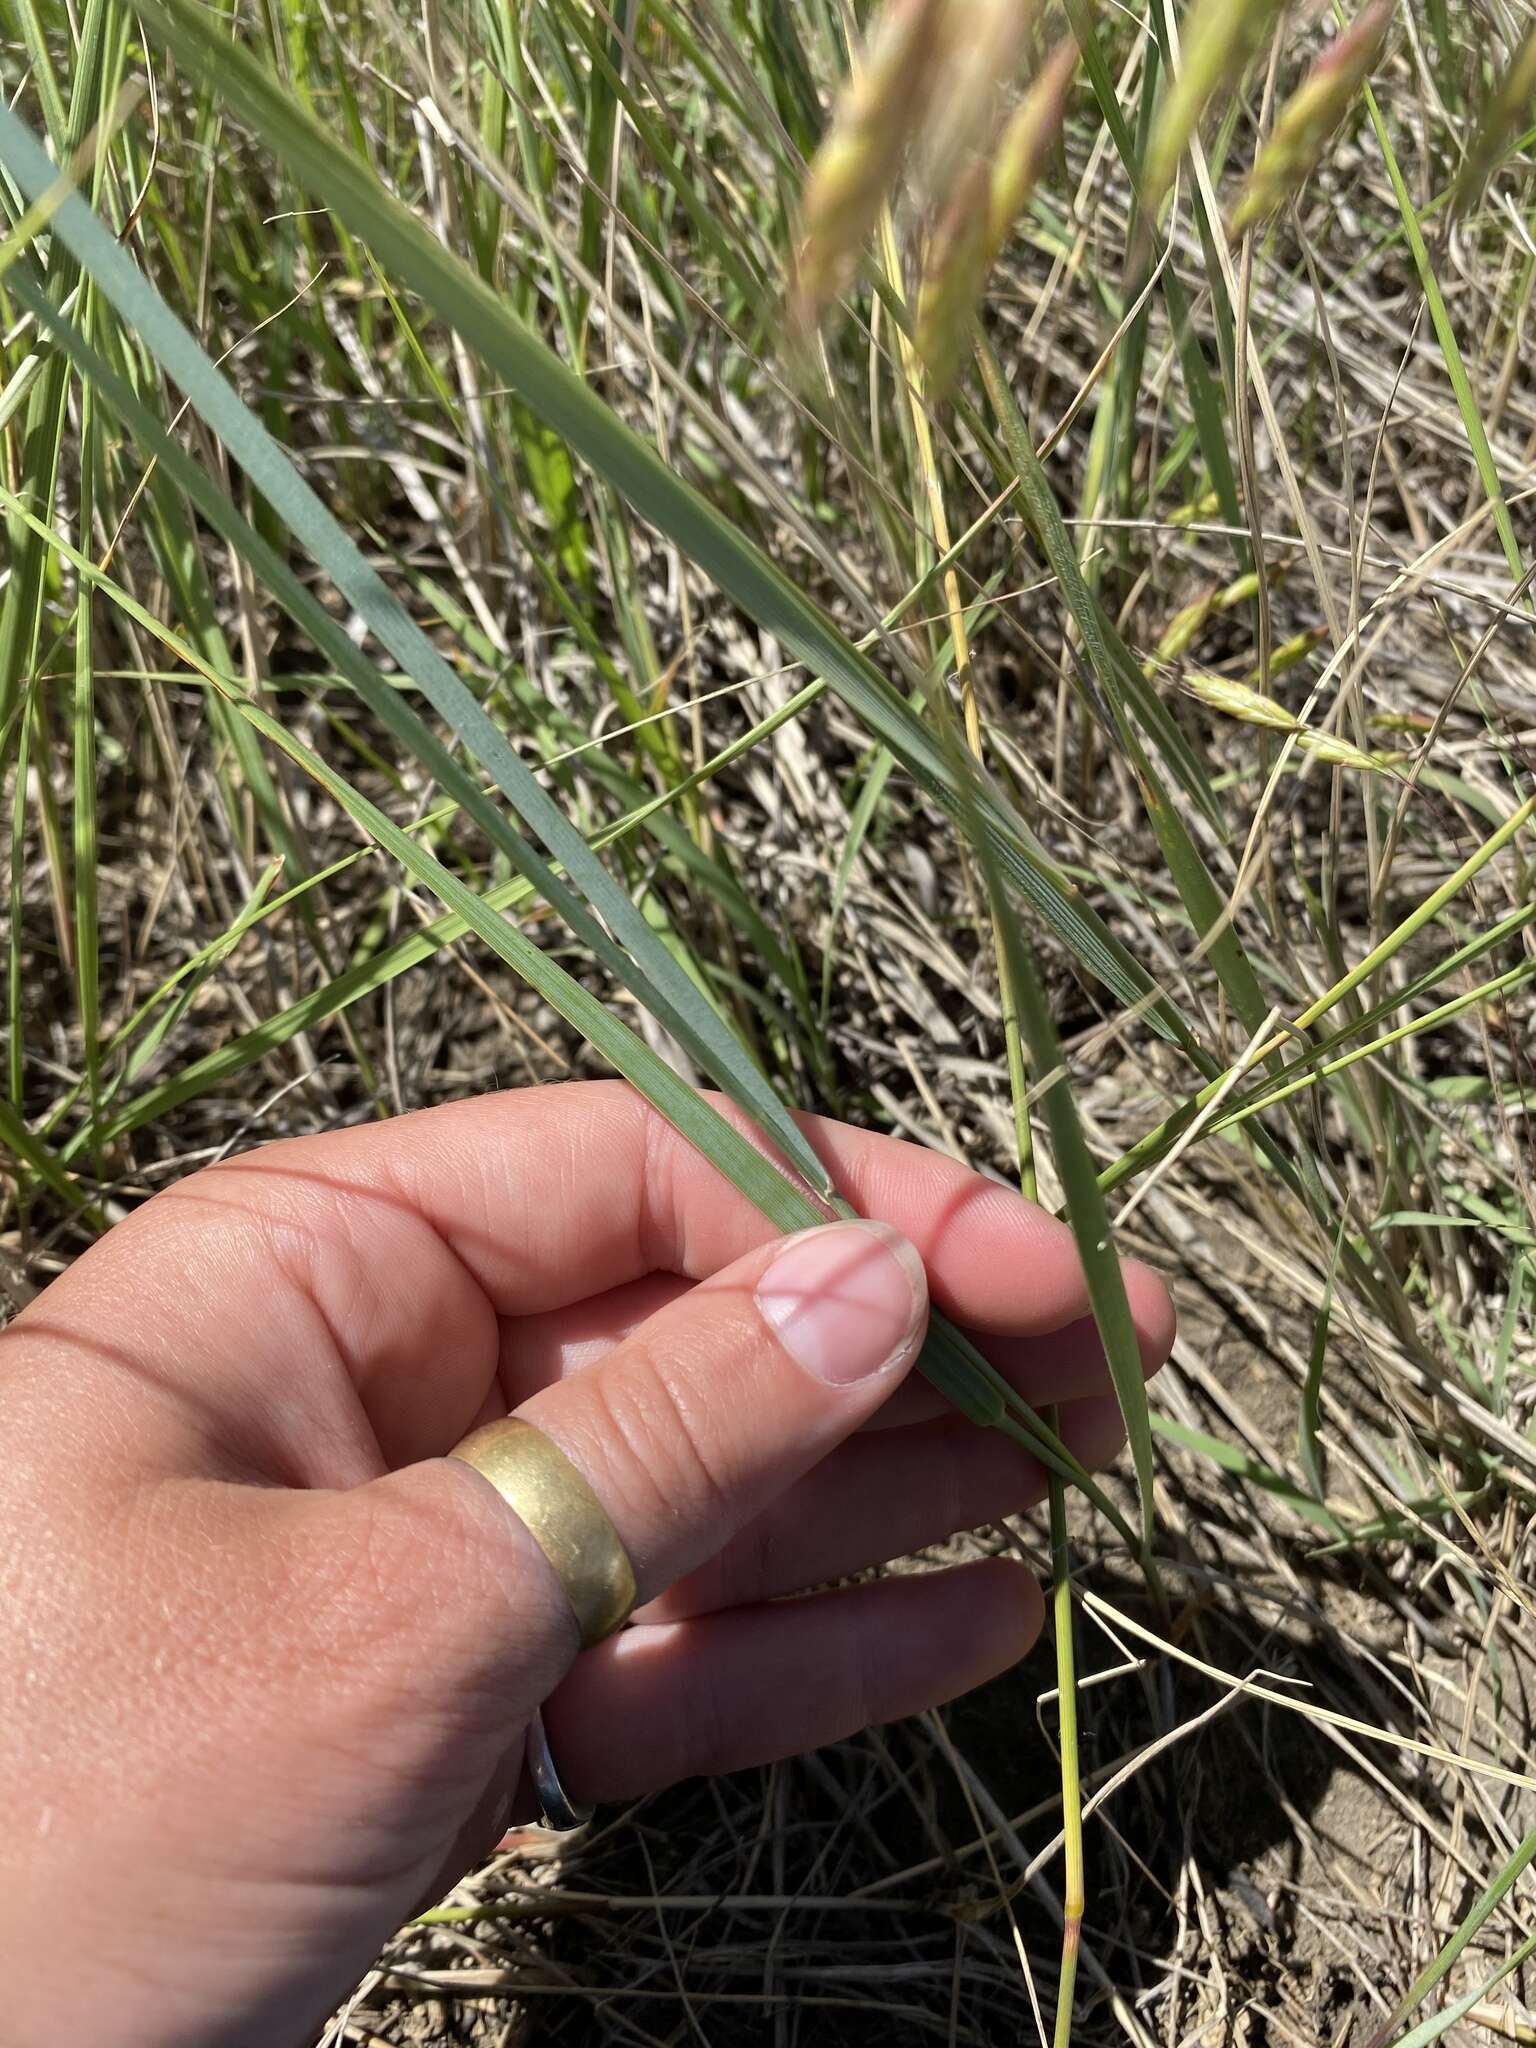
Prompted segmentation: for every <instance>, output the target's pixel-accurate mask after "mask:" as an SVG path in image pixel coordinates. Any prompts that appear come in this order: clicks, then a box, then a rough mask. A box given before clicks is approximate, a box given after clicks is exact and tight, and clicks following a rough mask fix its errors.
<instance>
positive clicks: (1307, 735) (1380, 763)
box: [1183, 675, 1397, 772]
mask: <svg viewBox="0 0 1536 2048" xmlns="http://www.w3.org/2000/svg"><path fill="white" fill-rule="evenodd" d="M1183 680H1184V687H1185V689H1186V690H1188V691H1189V693H1190V695H1191V696H1192V697H1198V698H1199V699H1200V701H1201V703H1202V704H1209V705H1210V706H1211V707H1212V708H1213V709H1214V710H1216V711H1221V712H1224V713H1225V714H1226V716H1227V717H1228V718H1240V719H1241V720H1242V721H1243V723H1244V724H1245V725H1267V726H1270V727H1272V728H1273V729H1274V730H1275V731H1277V732H1283V733H1288V734H1290V735H1291V736H1292V737H1293V738H1294V739H1295V741H1296V744H1297V745H1298V746H1300V747H1305V748H1306V750H1307V752H1308V753H1311V754H1316V755H1317V756H1318V757H1319V759H1320V760H1324V761H1330V762H1332V763H1334V764H1335V765H1336V766H1337V767H1340V768H1364V769H1369V770H1371V771H1373V772H1374V771H1375V770H1376V769H1378V768H1388V767H1390V766H1391V765H1392V763H1393V761H1394V760H1395V759H1396V758H1397V757H1396V756H1395V755H1389V754H1366V753H1362V752H1361V750H1360V748H1359V747H1352V746H1351V745H1350V744H1349V742H1348V741H1347V740H1341V739H1336V738H1335V737H1334V735H1333V734H1332V733H1331V732H1315V731H1314V730H1313V729H1312V727H1311V726H1309V725H1303V724H1302V722H1301V720H1300V719H1299V718H1298V717H1297V716H1296V715H1295V713H1294V712H1292V711H1287V710H1286V708H1285V706H1284V705H1283V704H1277V703H1276V702H1275V700H1274V698H1273V697H1261V696H1260V695H1259V693H1258V691H1257V690H1250V689H1249V688H1248V686H1247V684H1246V683H1234V682H1231V681H1229V680H1228V678H1227V677H1226V676H1211V675H1187V676H1185V677H1184V679H1183Z"/></svg>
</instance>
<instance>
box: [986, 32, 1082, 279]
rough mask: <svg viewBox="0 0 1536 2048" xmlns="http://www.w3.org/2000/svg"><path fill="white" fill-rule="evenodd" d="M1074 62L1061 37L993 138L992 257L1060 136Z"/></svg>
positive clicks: (1072, 45)
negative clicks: (994, 142)
mask: <svg viewBox="0 0 1536 2048" xmlns="http://www.w3.org/2000/svg"><path fill="white" fill-rule="evenodd" d="M1077 66H1078V48H1077V43H1076V41H1075V40H1074V39H1073V38H1072V37H1071V36H1067V37H1065V38H1064V39H1063V40H1062V41H1061V42H1059V43H1058V44H1057V45H1056V48H1055V49H1054V50H1053V51H1052V52H1051V54H1050V56H1049V57H1048V58H1047V59H1046V61H1045V63H1044V64H1043V65H1042V66H1041V67H1040V71H1039V75H1038V76H1037V77H1036V78H1035V80H1034V82H1033V84H1032V85H1031V86H1030V88H1029V90H1028V92H1027V93H1025V95H1024V97H1023V99H1022V100H1020V102H1019V104H1018V106H1017V107H1016V108H1015V109H1014V111H1013V113H1012V114H1011V115H1010V116H1009V117H1008V121H1007V124H1006V125H1005V127H1004V129H1003V132H1002V135H1001V137H1000V138H999V141H998V145H997V158H996V162H995V163H994V165H993V169H992V193H991V208H990V218H989V222H988V243H989V253H990V257H991V258H992V259H994V260H995V259H996V257H997V256H999V255H1000V254H1001V253H1002V249H1003V245H1004V243H1005V242H1006V241H1007V239H1008V237H1009V235H1010V234H1012V232H1013V227H1014V223H1015V222H1016V221H1017V220H1018V217H1019V215H1020V214H1021V213H1022V212H1023V211H1024V208H1025V207H1026V206H1027V205H1028V203H1029V196H1030V194H1031V193H1032V192H1033V191H1034V189H1035V187H1036V185H1037V184H1038V183H1039V182H1040V178H1041V174H1042V173H1043V172H1044V170H1045V167H1046V165H1047V163H1048V162H1049V161H1050V157H1051V152H1052V151H1053V150H1054V149H1055V147H1056V145H1057V143H1058V142H1059V141H1060V139H1061V130H1062V124H1063V123H1064V122H1065V120H1066V117H1067V101H1068V98H1069V97H1070V95H1071V91H1072V80H1073V78H1074V77H1075V76H1076V75H1077Z"/></svg>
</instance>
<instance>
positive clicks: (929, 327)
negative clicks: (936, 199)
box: [916, 157, 992, 397]
mask: <svg viewBox="0 0 1536 2048" xmlns="http://www.w3.org/2000/svg"><path fill="white" fill-rule="evenodd" d="M991 182H992V181H991V176H990V174H989V172H988V169H987V166H986V164H985V163H983V162H982V160H981V158H980V157H974V158H972V160H971V162H970V163H969V164H967V165H966V167H965V168H964V170H962V172H961V173H960V176H959V178H958V179H957V180H956V183H955V187H954V190H953V191H952V192H951V194H950V197H949V201H948V203H947V204H946V206H945V207H944V210H943V212H942V213H941V214H940V215H939V218H938V221H937V222H936V224H935V226H934V229H933V232H932V234H931V235H930V236H929V237H928V243H927V247H926V248H925V250H924V252H923V275H922V283H921V285H920V286H919V288H918V294H917V329H916V338H917V353H918V355H919V357H920V358H921V360H922V364H923V369H924V371H925V372H926V374H927V379H928V389H929V392H930V395H932V396H933V397H942V396H943V394H944V393H945V392H946V391H947V390H948V389H949V387H950V385H951V384H952V383H953V382H954V380H955V377H956V376H957V375H958V373H959V370H960V367H961V365H962V364H963V362H964V361H965V352H966V349H967V348H968V346H969V345H970V339H971V333H972V330H973V328H974V326H975V320H976V306H977V302H978V300H979V299H980V297H981V292H982V287H983V286H984V284H985V282H986V273H987V196H988V192H989V190H990V188H991Z"/></svg>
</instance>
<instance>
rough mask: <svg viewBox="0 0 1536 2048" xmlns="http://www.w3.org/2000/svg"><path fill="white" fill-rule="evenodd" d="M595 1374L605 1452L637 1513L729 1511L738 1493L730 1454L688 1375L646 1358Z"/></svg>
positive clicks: (692, 1516) (715, 1515) (671, 1514)
mask: <svg viewBox="0 0 1536 2048" xmlns="http://www.w3.org/2000/svg"><path fill="white" fill-rule="evenodd" d="M592 1378H593V1386H592V1393H593V1396H594V1398H595V1399H596V1401H597V1402H598V1404H599V1407H600V1414H599V1416H598V1418H596V1420H597V1426H598V1429H599V1431H600V1433H601V1435H602V1437H603V1448H604V1452H605V1454H606V1455H607V1457H608V1458H609V1459H611V1460H612V1462H613V1464H615V1465H616V1466H617V1467H618V1470H617V1471H616V1472H615V1474H614V1476H615V1479H616V1482H617V1484H618V1486H619V1487H620V1488H621V1489H622V1490H623V1492H624V1495H625V1498H626V1500H627V1501H628V1502H629V1503H630V1504H631V1505H632V1506H633V1507H634V1508H635V1509H636V1510H637V1512H638V1513H640V1514H641V1515H642V1516H643V1517H644V1518H645V1519H646V1520H647V1521H650V1520H653V1519H654V1518H655V1517H656V1516H657V1515H658V1514H660V1515H664V1516H666V1517H667V1518H669V1519H670V1518H674V1517H676V1516H677V1515H678V1514H680V1513H682V1514H686V1515H687V1516H688V1517H689V1518H690V1519H695V1518H699V1517H704V1518H709V1519H715V1520H717V1519H718V1518H720V1517H723V1516H726V1515H727V1514H728V1513H729V1511H730V1508H731V1500H732V1491H733V1489H732V1485H731V1475H730V1471H729V1460H728V1458H727V1457H726V1456H725V1454H724V1451H723V1447H722V1445H721V1442H720V1432H719V1431H718V1429H717V1428H716V1427H715V1426H714V1424H713V1423H712V1421H711V1418H710V1415H709V1413H708V1410H707V1406H706V1404H705V1402H704V1401H703V1400H702V1398H701V1397H700V1395H699V1394H698V1393H697V1392H696V1391H695V1390H694V1388H693V1387H692V1384H691V1381H690V1379H689V1378H687V1377H679V1376H675V1375H674V1374H672V1373H671V1372H669V1371H668V1370H667V1369H666V1368H665V1367H664V1366H662V1365H661V1364H660V1362H659V1361H658V1360H656V1359H655V1358H652V1357H649V1356H645V1357H642V1358H640V1359H635V1360H631V1361H630V1362H629V1363H628V1366H627V1369H626V1370H625V1371H624V1372H622V1373H613V1374H608V1373H601V1372H600V1373H595V1374H593V1375H592Z"/></svg>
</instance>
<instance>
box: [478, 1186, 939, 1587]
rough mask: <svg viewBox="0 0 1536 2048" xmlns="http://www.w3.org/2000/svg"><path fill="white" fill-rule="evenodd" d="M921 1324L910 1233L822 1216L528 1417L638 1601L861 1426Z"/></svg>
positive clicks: (642, 1333) (921, 1278)
mask: <svg viewBox="0 0 1536 2048" xmlns="http://www.w3.org/2000/svg"><path fill="white" fill-rule="evenodd" d="M927 1320H928V1287H927V1280H926V1276H925V1275H924V1272H923V1266H922V1261H921V1260H920V1259H919V1257H918V1255H917V1253H916V1251H915V1250H914V1249H913V1247H912V1246H911V1245H910V1244H909V1243H908V1242H907V1240H906V1239H905V1238H904V1237H902V1236H901V1235H900V1234H899V1233H898V1232H897V1231H894V1230H892V1229H891V1228H890V1227H889V1225H887V1224H884V1223H873V1222H849V1223H834V1224H827V1225H825V1226H823V1227H822V1228H820V1229H816V1230H807V1231H802V1232H800V1233H799V1234H798V1235H797V1236H795V1237H791V1238H784V1239H780V1240H778V1241H777V1242H774V1243H771V1244H769V1245H766V1246H760V1247H758V1249H757V1250H755V1251H753V1252H750V1253H748V1254H747V1256H746V1257H745V1258H742V1259H739V1260H737V1261H736V1263H735V1264H734V1265H730V1266H727V1267H725V1268H724V1269H723V1270H722V1271H720V1272H718V1273H716V1274H715V1275H713V1276H712V1278H710V1279H708V1280H705V1281H703V1282H701V1283H700V1285H699V1286H697V1287H695V1288H692V1289H691V1290H690V1291H689V1292H688V1293H687V1294H684V1295H681V1296H679V1297H678V1299H677V1300H675V1301H673V1302H671V1303H669V1304H668V1306H667V1307H665V1308H663V1309H661V1310H659V1311H658V1312H657V1313H656V1314H655V1315H653V1316H651V1317H650V1318H649V1319H648V1320H647V1321H646V1322H644V1323H643V1324H642V1325H641V1326H640V1328H639V1329H638V1330H636V1331H634V1332H633V1333H632V1334H631V1335H630V1336H629V1337H628V1338H626V1339H625V1341H624V1342H623V1343H622V1344H620V1345H618V1346H617V1347H616V1348H615V1349H614V1350H613V1351H612V1352H610V1353H609V1355H608V1356H607V1357H606V1358H605V1359H603V1360H602V1362H601V1363H600V1364H598V1365H595V1366H592V1367H589V1368H588V1369H587V1370H586V1371H584V1372H580V1373H577V1374H575V1375H574V1376H572V1377H571V1378H569V1379H565V1380H561V1381H558V1382H556V1383H555V1384H554V1385H552V1386H549V1387H546V1388H544V1389H543V1390H542V1391H541V1392H540V1393H538V1394H536V1395H535V1396H534V1397H533V1398H532V1399H531V1400H530V1401H528V1402H526V1403H525V1404H524V1405H523V1407H522V1408H521V1409H520V1410H519V1411H518V1412H519V1414H520V1415H521V1416H522V1417H523V1419H524V1420H525V1421H528V1422H531V1423H534V1424H535V1425H536V1426H537V1427H538V1428H540V1429H542V1430H544V1431H545V1432H546V1434H548V1435H549V1436H551V1437H553V1438H554V1440H555V1442H556V1443H557V1444H559V1446H560V1448H561V1449H562V1450H563V1451H564V1452H565V1454H566V1456H567V1457H568V1458H570V1460H571V1462H572V1463H573V1464H574V1465H575V1466H576V1467H577V1469H578V1470H579V1471H580V1472H581V1473H582V1474H583V1475H584V1477H585V1478H586V1480H587V1482H588V1484H589V1485H590V1486H591V1487H592V1490H593V1492H594V1493H595V1494H596V1495H597V1498H598V1499H599V1500H600V1501H601V1502H602V1504H603V1506H604V1507H605V1508H606V1509H607V1511H608V1513H609V1515H610V1516H611V1517H612V1520H613V1522H614V1526H615V1527H616V1528H617V1530H618V1532H619V1535H620V1536H621V1538H622V1539H623V1542H624V1545H625V1548H626V1549H627V1550H628V1552H629V1554H630V1557H631V1559H632V1561H633V1563H634V1567H635V1576H636V1579H637V1581H638V1583H639V1596H640V1600H641V1602H642V1603H643V1602H644V1601H646V1600H650V1599H653V1598H654V1597H655V1596H656V1595H657V1594H658V1593H660V1592H662V1591H663V1590H664V1589H665V1588H666V1587H667V1586H669V1585H670V1584H671V1583H672V1581H673V1580H674V1579H677V1578H680V1577H681V1576H682V1575H683V1574H684V1573H685V1572H689V1571H692V1570H694V1569H695V1568H696V1567H697V1566H698V1565H700V1564H702V1563H704V1562H705V1561H706V1560H707V1559H708V1558H710V1557H712V1556H713V1555H714V1554H715V1552H716V1551H718V1550H719V1549H721V1548H722V1546H723V1545H724V1544H725V1543H727V1542H728V1541H729V1540H730V1538H731V1537H732V1536H734V1535H735V1534H736V1533H737V1531H738V1530H739V1529H741V1528H742V1527H743V1526H744V1525H745V1524H746V1523H747V1522H749V1521H750V1520H751V1519H752V1518H753V1517H754V1516H755V1515H757V1514H758V1513H759V1512H760V1511H761V1510H762V1509H763V1508H764V1507H765V1506H767V1504H768V1503H769V1502H770V1501H771V1500H772V1499H773V1498H774V1497H775V1496H776V1495H777V1494H779V1493H781V1492H782V1491H783V1490H784V1489H785V1488H786V1487H787V1486H789V1485H791V1484H792V1483H793V1481H795V1480H796V1479H798V1478H799V1477H800V1476H801V1474H802V1473H804V1472H806V1471H808V1470H809V1469H810V1467H811V1466H812V1465H815V1464H817V1463H819V1461H820V1460H821V1459H822V1458H824V1457H825V1456H826V1454H827V1453H828V1452H829V1451H830V1450H832V1449H833V1448H834V1447H835V1446H836V1445H837V1444H839V1443H840V1442H841V1441H842V1439H843V1438H844V1437H845V1436H847V1435H848V1434H849V1433H850V1432H851V1431H852V1430H855V1429H857V1428H858V1427H859V1425H860V1424H861V1423H863V1422H864V1421H866V1420H867V1419H868V1417H869V1416H870V1415H871V1414H873V1412H874V1411H875V1410H876V1409H877V1408H878V1407H879V1406H880V1405H881V1403H882V1402H884V1401H885V1400H886V1399H888V1397H889V1396H890V1394H891V1393H892V1392H893V1390H894V1389H895V1387H896V1386H897V1385H898V1384H899V1383H900V1381H901V1380H902V1378H903V1377H904V1376H905V1374H906V1372H907V1371H908V1369H909V1367H910V1366H911V1364H912V1362H913V1360H914V1359H915V1358H916V1356H917V1353H918V1350H919V1348H920V1346H921V1344H922V1338H923V1332H924V1330H925V1328H926V1326H927Z"/></svg>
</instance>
